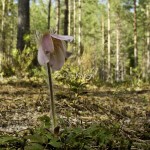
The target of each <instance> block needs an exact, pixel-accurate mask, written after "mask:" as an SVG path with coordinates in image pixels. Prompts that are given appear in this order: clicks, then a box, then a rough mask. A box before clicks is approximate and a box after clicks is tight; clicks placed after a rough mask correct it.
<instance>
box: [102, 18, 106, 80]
mask: <svg viewBox="0 0 150 150" xmlns="http://www.w3.org/2000/svg"><path fill="white" fill-rule="evenodd" d="M101 22H102V52H101V53H102V55H101V56H102V57H101V59H102V64H101V65H102V80H103V81H104V80H105V53H104V49H105V23H104V16H102V21H101Z"/></svg>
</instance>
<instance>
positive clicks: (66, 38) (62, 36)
mask: <svg viewBox="0 0 150 150" xmlns="http://www.w3.org/2000/svg"><path fill="white" fill-rule="evenodd" d="M50 35H51V36H52V37H53V38H55V39H59V40H63V41H69V42H71V41H72V40H73V37H72V36H69V35H58V34H50Z"/></svg>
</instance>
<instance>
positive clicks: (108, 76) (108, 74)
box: [107, 0, 111, 81]
mask: <svg viewBox="0 0 150 150" xmlns="http://www.w3.org/2000/svg"><path fill="white" fill-rule="evenodd" d="M107 7H108V62H107V63H108V66H107V81H110V78H111V72H110V0H108V4H107Z"/></svg>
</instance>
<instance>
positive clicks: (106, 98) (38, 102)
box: [0, 82, 150, 147]
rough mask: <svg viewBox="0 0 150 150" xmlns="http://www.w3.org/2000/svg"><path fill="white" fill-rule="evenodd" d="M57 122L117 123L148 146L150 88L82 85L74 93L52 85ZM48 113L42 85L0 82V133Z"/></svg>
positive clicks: (19, 128) (22, 126)
mask: <svg viewBox="0 0 150 150" xmlns="http://www.w3.org/2000/svg"><path fill="white" fill-rule="evenodd" d="M54 91H55V94H54V95H55V100H56V102H55V103H56V112H57V118H58V122H59V124H60V126H61V128H63V125H64V124H65V125H66V126H70V127H73V126H78V125H82V126H86V125H87V124H93V123H97V122H100V123H105V124H119V125H120V126H121V130H120V132H122V134H124V135H125V136H127V137H128V138H131V139H132V140H133V141H134V142H135V143H136V144H137V145H138V144H140V145H147V146H148V147H150V87H148V86H145V87H142V88H137V89H136V90H131V89H130V88H125V87H119V88H116V87H115V88H112V87H100V88H97V87H95V88H86V89H82V90H81V91H78V92H74V91H72V90H71V89H70V88H66V87H63V86H59V85H54ZM45 114H46V115H49V99H48V89H47V86H46V85H45V84H43V85H42V84H38V83H30V82H7V83H1V84H0V120H1V121H0V133H2V132H6V133H12V132H17V131H18V132H20V131H22V130H25V129H27V128H30V127H34V126H35V125H37V120H38V118H39V117H40V116H43V115H45Z"/></svg>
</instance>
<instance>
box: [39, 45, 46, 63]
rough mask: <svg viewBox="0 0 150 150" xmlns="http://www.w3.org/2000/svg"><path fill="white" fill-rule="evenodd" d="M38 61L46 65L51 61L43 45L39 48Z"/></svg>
mask: <svg viewBox="0 0 150 150" xmlns="http://www.w3.org/2000/svg"><path fill="white" fill-rule="evenodd" d="M38 62H39V64H40V65H45V64H46V63H48V62H49V59H48V57H47V55H46V54H45V53H44V51H43V49H42V47H39V48H38Z"/></svg>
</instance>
